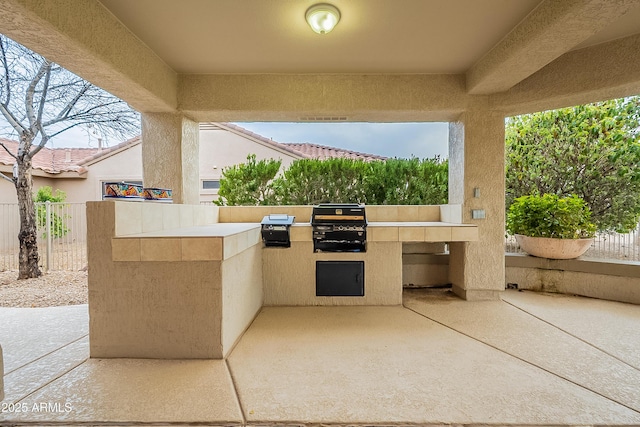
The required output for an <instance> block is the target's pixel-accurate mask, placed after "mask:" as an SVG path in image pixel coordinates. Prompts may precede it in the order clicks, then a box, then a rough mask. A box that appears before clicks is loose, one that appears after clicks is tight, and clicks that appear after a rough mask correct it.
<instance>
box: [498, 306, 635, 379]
mask: <svg viewBox="0 0 640 427" xmlns="http://www.w3.org/2000/svg"><path fill="white" fill-rule="evenodd" d="M503 302H504V303H506V304H509V305H510V306H512V307H514V308H516V309H518V310H520V311H522V312H523V313H525V314H528V315H529V316H531V317H533V318H535V319H538V320H540V321H541V322H543V323H546V324H547V325H549V326H552V327H554V328H556V329H557V330H559V331H561V332H563V333H565V334H567V335H569V336H570V337H573V338H575V339H577V340H578V341H581V342H583V343H585V344H587V345H588V346H590V347H593V348H595V349H596V350H598V351H600V352H602V353H604V354H606V355H607V356H609V357H611V358H613V359H616V360H617V361H618V362H620V363H623V364H625V365H627V366H628V367H630V368H631V369H635V370H636V371H640V367H638V366H634V365H632V364H630V363H629V362H627V361H626V360H623V359H621V358H620V357H618V356H616V355H615V354H611V353H610V352H608V351H606V350H605V349H603V348H600V347H598V346H597V345H594V344H593V343H590V342H589V341H587V340H585V339H583V338H580V337H579V336H577V335H574V334H572V333H571V332H569V331H567V330H566V329H562V328H561V327H560V326H557V325H554V324H553V323H551V322H549V321H547V320H544V319H543V318H542V317H540V316H536V315H535V314H533V313H531V312H529V311H527V310H525V309H524V308H522V307H519V306H517V305H515V304H514V303H512V302H509V301H504V300H503Z"/></svg>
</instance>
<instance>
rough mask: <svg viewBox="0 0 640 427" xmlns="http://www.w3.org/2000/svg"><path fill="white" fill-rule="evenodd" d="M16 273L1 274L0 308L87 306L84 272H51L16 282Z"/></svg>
mask: <svg viewBox="0 0 640 427" xmlns="http://www.w3.org/2000/svg"><path fill="white" fill-rule="evenodd" d="M17 278H18V272H17V271H2V272H0V307H55V306H60V305H76V304H86V303H87V295H88V291H87V272H86V271H52V272H50V273H46V274H43V275H42V276H40V277H38V278H37V279H26V280H17Z"/></svg>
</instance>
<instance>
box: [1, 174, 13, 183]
mask: <svg viewBox="0 0 640 427" xmlns="http://www.w3.org/2000/svg"><path fill="white" fill-rule="evenodd" d="M0 177H2V178H4V179H6V180H7V181H9V182H10V183H12V184H13V183H14V182H13V179H11V178H9V177H8V176H6V175H5V174H3V173H0Z"/></svg>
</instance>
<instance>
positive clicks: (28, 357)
mask: <svg viewBox="0 0 640 427" xmlns="http://www.w3.org/2000/svg"><path fill="white" fill-rule="evenodd" d="M87 323H88V315H87V307H86V306H72V307H56V308H48V309H7V308H3V309H0V343H2V346H3V350H4V358H5V377H4V380H5V393H6V396H5V400H4V401H2V403H0V405H1V408H0V409H2V410H3V412H0V425H21V424H25V425H27V424H28V425H43V424H52V425H95V424H100V425H129V424H142V425H144V424H153V425H186V424H188V425H194V424H196V425H282V424H286V425H307V424H309V425H317V424H331V425H342V424H349V425H391V424H393V425H403V424H404V425H451V424H453V425H478V424H484V425H527V426H533V425H640V306H635V305H629V304H622V303H615V302H609V301H601V300H594V299H587V298H580V297H573V296H564V295H546V294H536V293H531V292H517V291H507V292H505V293H504V295H503V301H491V302H466V301H462V300H459V299H457V298H456V297H454V296H452V294H450V293H449V292H447V291H442V290H437V291H425V290H412V291H405V295H404V306H396V307H264V308H263V309H262V311H261V313H260V314H259V315H258V317H257V318H256V320H255V321H254V323H253V324H252V325H251V327H250V328H249V330H248V331H247V332H246V333H245V335H244V336H243V337H242V339H241V340H240V342H239V343H238V345H237V346H236V348H235V349H234V350H233V352H232V354H231V356H230V357H229V358H228V359H227V360H226V361H219V360H191V361H184V360H140V359H137V360H133V359H88V335H87V334H88V326H87ZM17 410H21V412H17Z"/></svg>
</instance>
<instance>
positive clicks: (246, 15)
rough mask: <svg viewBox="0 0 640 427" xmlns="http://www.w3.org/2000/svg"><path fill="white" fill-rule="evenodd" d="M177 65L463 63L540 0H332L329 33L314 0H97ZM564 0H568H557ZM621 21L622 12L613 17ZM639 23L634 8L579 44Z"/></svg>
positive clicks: (412, 67)
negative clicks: (318, 27) (318, 29)
mask: <svg viewBox="0 0 640 427" xmlns="http://www.w3.org/2000/svg"><path fill="white" fill-rule="evenodd" d="M100 1H101V2H102V4H103V5H104V6H105V7H106V8H107V9H108V10H109V11H110V12H111V13H113V14H114V15H115V16H116V18H118V19H119V20H120V21H121V22H122V23H123V24H124V25H125V26H126V27H128V28H129V29H130V30H131V31H132V32H133V33H134V34H135V35H136V36H137V37H138V38H139V39H140V40H141V41H142V42H144V43H145V44H147V45H148V46H149V47H150V48H151V49H152V50H153V51H154V52H155V53H156V54H157V55H158V56H159V57H160V58H161V59H162V60H163V61H164V62H165V63H166V64H167V65H169V66H170V67H171V68H172V69H174V70H175V71H176V72H178V73H187V74H196V73H197V74H201V73H202V74H206V73H433V74H454V73H464V72H466V71H467V70H468V69H469V68H470V67H471V66H472V65H474V64H475V63H476V62H477V61H478V60H479V59H480V58H482V57H483V56H484V55H485V54H486V53H487V52H488V51H489V50H490V49H491V48H493V47H494V46H495V45H496V44H497V43H499V42H500V41H501V40H502V39H504V37H505V36H506V35H507V34H508V33H509V32H510V31H511V30H513V29H514V27H516V26H517V25H518V24H519V23H521V22H522V21H523V20H524V19H525V18H526V17H527V15H529V14H530V13H531V12H532V11H533V10H534V9H535V8H536V7H537V6H538V5H539V4H540V3H541V1H540V0H446V1H445V0H332V1H331V3H332V4H334V5H335V6H337V7H338V8H339V9H340V11H341V13H342V19H341V21H340V23H339V24H338V26H337V27H336V29H335V30H334V31H333V32H331V33H329V34H326V35H319V34H315V33H313V32H312V31H311V30H310V28H309V27H308V26H307V24H306V22H305V20H304V14H305V11H306V9H307V8H308V7H309V6H311V5H313V4H315V3H318V1H313V0H181V1H175V0H136V1H131V0H100ZM562 1H569V0H562ZM618 21H620V22H618ZM637 32H640V8H636V9H634V10H633V11H631V13H628V14H627V15H625V16H623V17H622V18H621V19H620V20H616V21H615V22H611V23H610V24H609V25H607V26H606V27H605V28H604V29H603V30H601V31H599V32H598V33H597V34H594V35H593V36H592V37H590V38H589V39H588V40H585V41H582V44H581V45H580V47H585V46H589V45H592V44H596V43H602V42H604V41H608V40H611V39H614V38H619V37H623V36H626V35H629V34H633V33H637Z"/></svg>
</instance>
